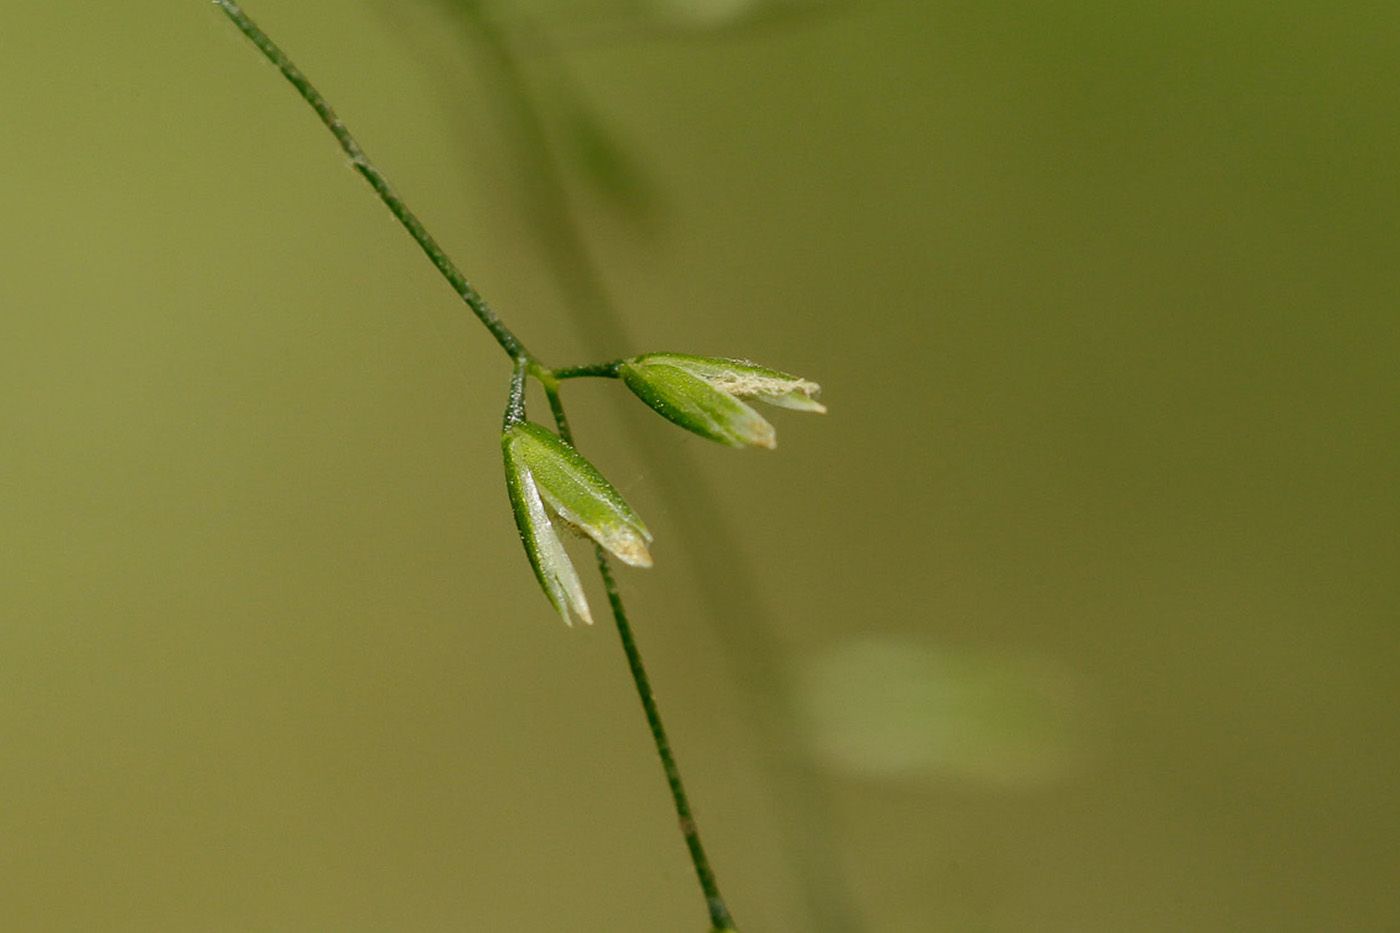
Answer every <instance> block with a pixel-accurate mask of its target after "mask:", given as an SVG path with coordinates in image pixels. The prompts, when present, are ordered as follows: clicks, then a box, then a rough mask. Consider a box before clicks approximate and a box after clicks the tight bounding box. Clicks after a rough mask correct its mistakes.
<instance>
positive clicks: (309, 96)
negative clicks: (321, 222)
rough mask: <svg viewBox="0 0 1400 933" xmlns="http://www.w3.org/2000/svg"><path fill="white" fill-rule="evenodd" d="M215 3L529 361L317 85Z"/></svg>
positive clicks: (484, 318) (248, 23)
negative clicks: (366, 152) (274, 67)
mask: <svg viewBox="0 0 1400 933" xmlns="http://www.w3.org/2000/svg"><path fill="white" fill-rule="evenodd" d="M214 2H215V3H217V4H218V5H219V7H220V9H222V10H223V11H224V13H226V14H227V15H228V18H229V19H231V20H233V24H234V25H235V26H237V27H238V29H239V31H240V32H242V33H243V35H245V36H247V37H248V39H249V41H251V42H252V43H253V45H255V46H257V49H258V51H259V52H261V53H262V54H263V56H264V57H265V58H266V59H267V60H268V61H270V62H272V64H274V65H276V66H277V69H278V70H279V71H281V72H282V75H283V77H285V78H286V79H287V80H288V81H290V82H291V83H292V86H293V87H295V88H296V89H297V93H298V94H300V95H301V98H302V100H304V101H306V102H307V103H308V104H310V105H311V109H312V110H314V111H316V116H318V117H320V118H321V122H322V123H323V124H325V126H326V129H328V130H330V131H331V135H332V136H334V137H335V139H336V142H338V143H340V148H341V149H342V150H343V151H344V152H345V154H346V155H347V156H349V157H350V164H351V165H353V166H354V167H355V171H357V172H359V173H360V174H361V175H362V176H364V179H365V181H367V182H369V185H370V187H371V188H373V189H374V192H375V194H377V195H379V200H381V201H383V202H384V206H385V207H387V208H389V212H390V213H391V214H393V215H394V216H395V217H396V218H398V221H399V223H401V224H403V226H404V229H405V230H407V231H408V235H409V236H411V237H413V240H414V242H415V243H417V244H418V245H419V246H420V247H421V248H422V250H423V252H424V253H426V254H427V256H428V259H429V260H431V262H432V264H433V265H434V266H436V267H437V270H438V271H439V272H441V273H442V276H443V278H445V279H447V281H448V283H449V284H450V285H451V286H452V287H453V289H455V290H456V292H457V294H458V295H460V296H461V298H462V300H463V301H465V302H466V303H467V307H469V308H471V309H472V313H474V314H475V315H476V316H477V318H478V319H479V320H480V321H481V323H482V324H483V325H485V327H486V329H487V330H488V331H490V332H491V336H492V337H494V338H495V339H496V342H497V343H498V344H500V345H501V349H503V350H505V351H506V353H508V354H509V355H510V357H511V358H512V359H521V358H525V359H532V357H531V356H530V353H529V351H528V350H526V349H525V345H524V344H523V343H521V342H520V338H518V337H516V336H515V334H514V333H513V332H512V331H511V329H510V328H509V327H507V326H506V325H505V322H503V321H502V320H501V319H500V318H499V317H497V316H496V312H494V311H492V310H491V307H490V306H489V305H488V304H487V303H486V299H484V298H482V297H481V295H480V294H479V293H478V292H477V290H476V289H475V288H473V287H472V284H471V283H470V282H468V281H467V277H466V276H465V275H463V274H462V270H460V269H458V268H457V264H456V263H454V262H453V261H452V260H451V259H450V258H448V255H447V253H445V252H444V251H443V249H442V247H441V246H439V245H438V242H437V240H435V239H433V237H432V235H431V234H430V233H428V231H427V229H426V228H425V227H424V226H423V223H422V221H420V220H419V219H418V217H417V215H415V214H414V213H413V211H411V210H409V209H408V205H407V204H405V203H404V201H403V199H402V198H401V197H399V196H398V194H396V193H395V192H394V189H393V188H392V187H390V185H389V180H388V179H387V178H385V177H384V175H383V173H381V172H380V171H379V169H377V168H375V166H374V163H372V162H371V161H370V160H369V156H367V155H365V151H364V150H363V149H361V148H360V144H359V143H358V142H356V141H355V137H354V136H352V135H350V131H349V130H348V129H347V128H346V126H345V124H344V123H343V122H341V119H340V117H338V116H336V113H335V111H334V110H332V109H331V105H330V104H329V103H327V102H326V99H325V98H324V97H322V96H321V92H320V91H318V90H316V87H315V85H313V84H312V83H311V82H310V81H309V80H308V79H307V77H306V76H305V75H304V74H302V73H301V72H300V71H299V70H298V69H297V67H296V65H294V64H292V60H291V59H290V58H288V57H287V55H286V53H285V52H283V51H282V50H281V49H280V48H278V47H277V44H276V43H275V42H273V41H272V39H271V38H269V37H268V35H267V33H265V32H263V31H262V29H261V28H260V27H259V26H258V24H257V23H255V22H253V21H252V20H251V19H249V18H248V14H246V13H244V12H243V11H242V10H241V9H239V7H238V4H236V3H234V2H233V0H214Z"/></svg>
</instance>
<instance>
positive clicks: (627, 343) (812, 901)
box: [437, 0, 862, 933]
mask: <svg viewBox="0 0 1400 933" xmlns="http://www.w3.org/2000/svg"><path fill="white" fill-rule="evenodd" d="M437 2H438V3H441V4H443V5H444V6H445V8H446V9H447V10H448V11H449V12H450V14H451V15H452V16H453V18H454V19H455V20H456V22H457V23H458V24H459V25H460V26H461V28H462V30H463V34H464V36H465V37H466V38H467V39H468V40H469V41H470V43H471V51H470V53H469V54H468V56H467V57H468V58H469V59H470V60H471V61H472V62H473V63H474V64H477V65H479V66H480V67H481V70H482V75H483V77H484V79H485V80H484V84H485V85H486V87H487V88H488V89H489V90H490V91H491V92H492V93H493V94H494V100H493V101H492V104H493V106H494V109H495V111H496V114H497V118H498V119H499V121H500V124H501V128H502V130H503V132H504V134H505V136H506V138H507V142H508V144H509V145H510V147H511V149H512V154H513V156H514V159H515V161H516V162H517V164H519V165H520V171H519V173H518V174H517V179H518V182H519V185H520V191H521V197H522V198H523V200H524V202H525V209H526V211H527V215H528V216H529V217H530V218H531V219H532V229H533V231H534V232H535V234H536V235H537V236H538V237H539V241H540V245H541V248H542V250H543V252H544V254H545V257H546V260H547V267H548V269H549V271H550V272H551V273H552V275H553V276H554V279H555V282H556V285H557V287H558V290H559V293H560V295H561V296H563V298H564V300H565V302H566V303H567V306H568V307H569V309H570V310H571V312H572V314H573V316H574V318H575V322H574V323H575V329H576V331H577V332H578V334H579V336H580V338H581V340H582V342H583V346H584V349H585V352H586V353H587V355H588V356H590V357H592V358H595V359H611V358H614V357H617V356H619V355H626V354H627V353H630V352H631V351H632V350H633V349H635V348H634V347H633V346H632V340H631V338H630V337H629V336H628V335H627V333H626V331H625V329H624V328H623V326H622V324H621V322H620V320H619V316H618V314H617V313H616V311H615V309H614V307H613V304H612V301H611V299H610V298H609V296H608V292H607V288H606V286H605V285H604V282H603V279H602V276H601V274H600V273H599V271H598V269H597V267H596V265H595V264H594V262H593V260H592V258H591V256H590V254H589V251H588V248H587V246H586V243H585V238H584V235H583V232H582V230H581V227H580V225H579V222H578V220H577V219H576V217H575V214H574V210H573V206H572V202H571V200H570V196H569V183H568V181H567V180H566V173H565V170H564V165H563V164H562V160H561V158H560V157H559V156H558V155H557V154H556V151H555V148H554V146H553V145H552V144H551V136H550V132H549V129H550V128H549V125H548V124H547V122H546V118H545V115H544V111H543V109H542V108H541V106H540V103H539V101H538V100H537V97H536V94H535V93H534V92H532V89H531V85H530V80H529V78H528V76H527V74H526V71H525V65H524V57H523V56H522V55H521V54H520V53H519V52H517V48H520V47H528V48H529V50H530V52H531V53H532V54H531V56H530V58H529V61H530V62H531V63H534V64H536V65H537V67H539V68H541V69H548V77H549V84H548V87H549V90H550V91H553V92H555V93H557V94H567V95H570V99H569V100H568V101H567V106H568V108H569V115H570V117H571V118H574V119H577V120H579V121H582V122H581V123H580V126H582V127H583V128H584V129H585V130H586V136H587V138H588V139H589V140H592V141H594V142H595V143H597V144H600V145H602V146H604V147H605V148H604V150H603V151H604V155H605V156H607V155H613V156H616V157H614V158H606V159H605V160H603V161H602V162H600V163H599V164H597V165H594V166H593V168H594V169H595V170H597V169H598V168H599V167H600V166H601V167H602V168H603V169H605V170H606V171H607V173H608V174H607V175H606V176H605V177H602V178H598V179H596V180H598V181H599V182H600V186H601V187H603V188H604V189H605V193H608V194H611V195H613V196H614V202H615V203H617V204H618V206H619V207H621V208H623V209H627V208H633V209H635V208H636V207H637V206H638V204H637V200H636V199H637V198H639V197H640V198H643V199H644V198H645V196H646V188H645V184H644V182H643V180H642V179H640V178H638V177H635V176H634V175H629V174H628V173H629V172H632V171H634V170H632V169H629V167H628V162H627V160H626V159H625V150H623V149H621V148H620V147H618V146H616V145H611V140H610V137H609V136H608V135H607V133H606V130H605V128H604V127H603V126H602V125H601V123H600V121H598V119H597V117H596V116H594V115H593V114H591V113H590V112H589V111H588V110H587V109H586V105H585V104H584V103H583V102H582V101H581V100H579V99H578V96H577V94H576V89H575V86H574V85H573V83H572V82H570V81H569V80H568V77H567V75H566V74H565V72H564V69H563V62H562V61H561V59H560V57H559V56H558V55H557V54H553V53H552V52H551V50H550V48H549V46H548V43H547V41H546V36H545V35H544V33H543V32H542V31H541V30H540V29H538V28H533V27H532V24H531V23H530V22H529V21H528V20H527V19H525V18H524V17H523V16H522V15H521V14H520V11H519V10H518V9H516V10H512V11H511V16H510V18H509V19H503V18H500V19H498V18H497V17H496V15H495V12H496V11H495V10H494V8H493V7H492V6H491V5H490V4H483V3H481V2H479V0H437ZM731 28H733V27H731ZM571 129H578V127H573V128H571ZM639 193H640V194H639ZM643 206H645V205H643ZM631 415H632V413H631V412H624V413H623V423H624V425H625V427H626V429H627V432H628V434H629V436H630V439H631V441H632V443H633V445H634V447H635V448H636V449H637V450H639V451H640V452H641V453H642V455H643V456H644V457H645V459H646V461H647V463H648V466H649V471H648V472H649V474H650V475H651V476H653V477H655V478H656V480H657V483H658V485H659V486H660V487H661V489H662V493H663V497H664V498H665V499H666V501H667V503H668V505H669V506H670V507H671V508H672V509H673V510H674V511H675V513H676V514H677V515H678V517H679V519H680V522H679V524H681V525H682V526H683V527H685V528H687V529H688V531H687V534H685V535H681V536H680V537H681V538H682V539H683V542H684V543H683V545H682V546H683V547H684V548H685V550H686V554H687V557H688V558H689V561H690V566H691V567H692V570H693V573H694V574H695V576H696V577H697V578H698V581H699V585H698V586H697V589H698V590H699V593H700V598H701V600H702V604H703V610H704V613H705V615H706V616H707V617H708V618H709V620H710V621H711V624H712V625H713V626H714V630H715V631H716V632H718V633H719V635H720V642H721V644H722V646H723V648H724V650H725V653H726V656H727V660H728V663H729V665H730V666H731V669H732V670H733V671H734V675H735V676H734V680H735V682H737V683H738V684H739V685H740V687H741V688H742V689H744V690H747V691H748V697H747V700H748V702H746V703H745V704H744V707H745V709H746V712H747V714H748V715H749V717H750V721H751V723H750V727H751V728H752V729H753V731H754V732H755V733H756V734H757V737H758V741H757V742H756V743H755V747H757V748H758V749H760V750H761V755H762V766H763V768H764V770H765V772H766V773H767V775H768V778H769V781H770V782H771V784H772V788H773V791H772V793H771V795H770V799H771V800H772V802H773V805H774V807H775V809H776V811H777V813H778V818H779V819H778V823H779V826H780V828H781V832H782V834H783V845H784V848H785V850H786V853H787V857H788V860H789V862H790V863H791V864H792V865H793V867H794V868H795V870H796V873H797V875H798V878H799V884H800V885H801V896H802V899H803V902H804V903H805V904H806V906H807V910H808V913H809V920H808V924H807V926H808V928H809V929H812V930H816V931H819V933H856V931H859V930H861V929H862V925H861V923H860V922H859V920H858V915H857V913H856V910H855V905H854V899H853V897H852V894H851V892H850V888H849V885H848V883H847V881H846V878H845V875H844V871H843V869H842V866H841V862H840V859H839V857H838V852H839V851H840V848H839V846H838V845H837V844H836V843H835V841H834V838H833V832H832V824H831V817H830V807H829V806H828V804H827V801H826V797H825V794H824V792H823V784H822V775H821V774H820V773H819V771H818V769H817V766H816V764H815V762H814V761H813V760H812V758H811V756H810V754H809V752H808V750H807V748H806V746H805V744H804V743H803V741H802V738H803V733H802V729H801V726H800V720H799V717H798V716H797V712H796V708H795V702H794V694H793V691H792V689H791V682H790V681H791V678H790V676H789V672H788V671H787V670H786V669H785V668H784V667H783V666H782V665H781V663H780V662H779V660H778V659H779V652H778V649H777V645H776V643H775V641H774V639H773V637H772V635H771V626H770V625H769V623H768V621H767V620H766V619H765V618H764V615H763V611H762V609H761V601H760V599H759V596H758V587H757V585H756V583H755V580H754V577H753V575H752V573H751V572H750V570H749V568H748V567H747V566H746V565H745V564H744V563H743V562H742V561H736V560H735V559H734V557H733V555H735V554H736V553H739V550H740V549H739V546H738V536H737V535H736V534H735V531H734V529H733V527H732V526H731V524H730V523H729V522H728V521H727V520H726V519H725V517H724V512H723V510H722V508H721V505H720V503H719V501H718V499H717V497H716V496H715V494H714V492H713V490H712V489H711V488H710V487H709V485H708V484H707V483H706V482H705V480H704V478H703V477H702V476H701V475H700V472H699V471H698V470H697V469H696V468H695V466H694V465H693V464H692V463H691V461H690V460H689V459H687V457H686V456H685V454H684V453H683V451H681V450H679V449H676V448H674V447H671V446H669V445H663V444H653V443H650V442H649V441H648V440H647V436H646V434H645V432H643V431H641V430H638V427H639V425H640V424H641V421H640V419H638V418H637V417H633V416H631ZM605 577H606V574H605ZM715 580H724V586H714V585H710V581H715ZM609 593H610V595H611V593H612V589H611V588H610V589H609Z"/></svg>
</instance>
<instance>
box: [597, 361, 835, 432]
mask: <svg viewBox="0 0 1400 933" xmlns="http://www.w3.org/2000/svg"><path fill="white" fill-rule="evenodd" d="M618 375H620V376H621V377H622V381H623V382H624V383H626V385H627V388H629V389H631V390H632V393H633V394H634V395H636V396H637V397H638V398H640V399H641V400H642V401H644V402H646V403H647V404H648V405H650V406H651V407H652V408H653V409H654V410H655V411H656V412H657V413H658V414H660V415H661V416H662V417H664V418H666V419H668V420H670V421H672V422H674V423H676V424H678V425H680V426H681V427H683V428H685V429H686V430H688V431H693V432H694V433H696V434H699V435H700V436H701V437H708V438H709V439H710V440H712V441H719V442H720V443H721V444H728V445H729V446H731V447H770V448H771V447H775V446H777V438H776V435H775V433H774V431H773V426H772V425H771V424H769V423H768V422H767V421H766V420H765V419H764V418H763V416H762V415H760V414H759V413H758V412H756V411H754V410H753V408H751V407H750V406H749V405H747V404H745V403H744V401H742V400H743V399H757V400H758V401H760V402H766V403H768V404H769V405H776V406H778V407H780V408H793V409H797V410H798V411H813V412H825V411H826V407H825V406H824V405H822V404H821V403H820V402H818V401H817V400H816V396H817V395H818V394H819V393H820V392H821V387H820V386H818V385H817V384H816V383H815V382H808V381H807V380H806V379H799V378H797V377H796V376H790V375H788V374H787V373H782V372H778V371H777V370H775V369H765V368H763V367H762V366H755V365H754V364H752V363H746V362H743V361H741V360H726V359H720V358H718V357H712V356H686V355H684V354H680V353H648V354H645V355H643V356H637V357H633V358H632V359H630V360H624V361H623V362H622V364H621V365H620V366H619V367H618Z"/></svg>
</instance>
